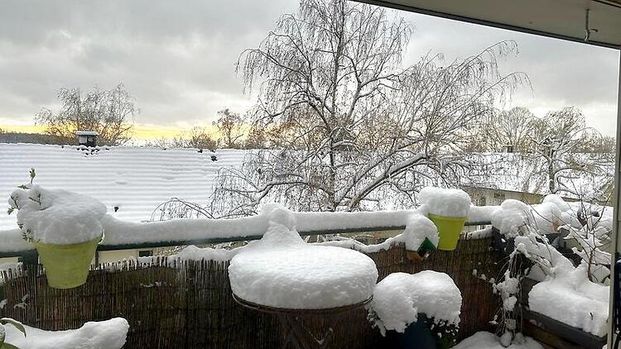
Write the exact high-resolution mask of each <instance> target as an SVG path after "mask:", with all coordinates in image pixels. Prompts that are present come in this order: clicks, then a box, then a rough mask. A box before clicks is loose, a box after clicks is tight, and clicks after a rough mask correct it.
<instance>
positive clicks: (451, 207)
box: [419, 187, 472, 217]
mask: <svg viewBox="0 0 621 349" xmlns="http://www.w3.org/2000/svg"><path fill="white" fill-rule="evenodd" d="M419 199H420V202H421V204H423V205H425V207H426V209H427V211H428V212H429V213H431V214H434V215H438V216H447V217H467V216H468V212H469V211H470V205H471V204H472V202H471V200H470V196H469V195H468V194H467V193H466V192H465V191H463V190H461V189H446V188H438V187H425V188H423V189H422V190H421V191H420V193H419Z"/></svg>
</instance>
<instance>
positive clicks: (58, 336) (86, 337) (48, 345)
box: [6, 318, 129, 349]
mask: <svg viewBox="0 0 621 349" xmlns="http://www.w3.org/2000/svg"><path fill="white" fill-rule="evenodd" d="M24 328H25V329H26V337H24V335H23V334H22V333H21V332H20V331H18V330H17V329H15V328H14V327H13V326H11V325H8V326H6V329H7V337H6V342H7V343H10V344H13V345H15V346H17V347H18V348H22V349H121V348H122V347H123V345H125V341H126V338H127V331H128V330H129V324H128V323H127V320H125V319H123V318H114V319H110V320H107V321H101V322H87V323H85V324H84V325H83V326H82V327H80V328H78V329H76V330H67V331H44V330H40V329H37V328H33V327H30V326H24Z"/></svg>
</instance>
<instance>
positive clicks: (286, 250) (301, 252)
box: [229, 208, 378, 309]
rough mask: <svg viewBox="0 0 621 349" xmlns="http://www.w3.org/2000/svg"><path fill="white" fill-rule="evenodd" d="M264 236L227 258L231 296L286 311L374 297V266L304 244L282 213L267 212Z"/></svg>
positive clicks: (291, 221) (347, 252) (353, 256)
mask: <svg viewBox="0 0 621 349" xmlns="http://www.w3.org/2000/svg"><path fill="white" fill-rule="evenodd" d="M266 214H269V217H270V222H269V228H268V230H267V232H266V233H265V234H264V236H263V238H262V239H261V240H259V241H256V242H254V243H250V244H249V245H248V246H247V247H245V248H244V250H243V251H242V252H240V253H238V254H237V255H236V256H235V257H233V259H232V260H231V264H230V266H229V279H230V282H231V289H232V291H233V293H234V294H235V295H236V296H237V297H239V298H241V299H243V300H245V301H248V302H252V303H256V304H260V305H264V306H270V307H275V308H287V309H326V308H334V307H340V306H346V305H351V304H355V303H359V302H363V301H365V300H367V299H368V298H370V297H371V295H372V294H373V287H374V286H375V283H376V281H377V275H378V274H377V268H376V267H375V263H374V262H373V260H372V259H370V258H369V257H367V256H365V255H364V254H361V253H359V252H356V251H353V250H348V249H344V248H340V247H332V246H313V245H310V244H307V243H305V242H304V241H303V240H302V238H301V237H300V236H299V234H298V233H297V232H296V231H295V230H294V228H293V227H294V225H295V219H292V216H291V215H290V213H289V212H288V211H286V210H284V209H281V208H276V209H273V210H271V211H269V212H268V213H266Z"/></svg>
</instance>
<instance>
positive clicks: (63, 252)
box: [35, 238, 101, 289]
mask: <svg viewBox="0 0 621 349" xmlns="http://www.w3.org/2000/svg"><path fill="white" fill-rule="evenodd" d="M100 240H101V239H99V238H97V239H95V240H91V241H87V242H82V243H79V244H71V245H58V244H44V243H35V247H36V248H37V252H38V253H39V257H40V258H41V263H42V264H43V266H44V267H45V270H46V277H47V283H48V285H49V286H50V287H53V288H60V289H67V288H74V287H78V286H80V285H83V284H84V283H85V282H86V278H87V277H88V271H89V269H90V266H91V261H92V260H93V257H94V256H95V251H96V250H97V245H98V244H99V241H100Z"/></svg>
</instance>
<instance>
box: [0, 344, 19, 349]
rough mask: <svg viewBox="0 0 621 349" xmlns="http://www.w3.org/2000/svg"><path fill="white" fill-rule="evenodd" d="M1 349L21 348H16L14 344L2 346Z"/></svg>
mask: <svg viewBox="0 0 621 349" xmlns="http://www.w3.org/2000/svg"><path fill="white" fill-rule="evenodd" d="M0 349H19V348H18V347H16V346H14V345H13V344H9V343H4V344H2V346H0Z"/></svg>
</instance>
